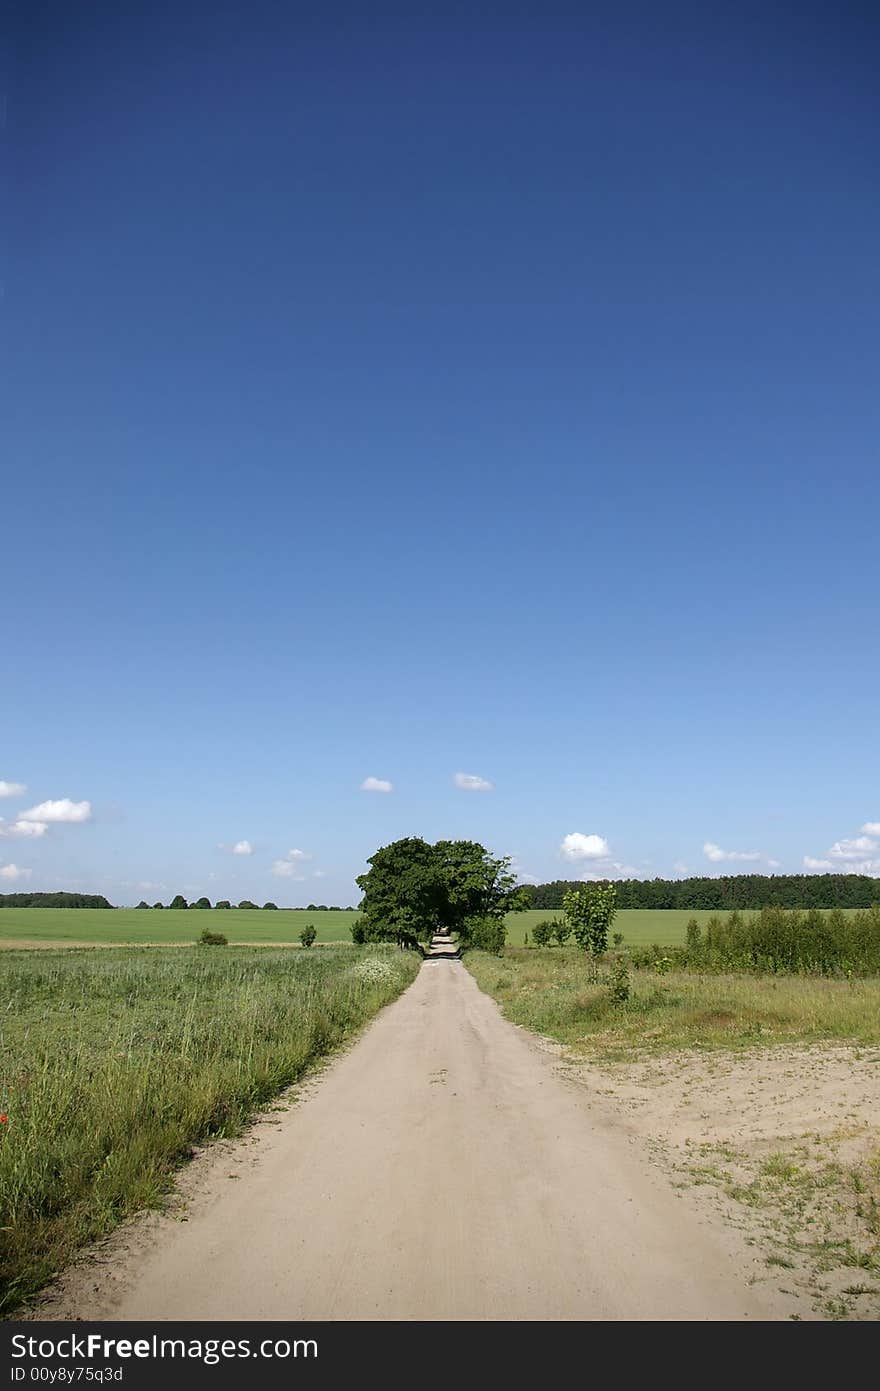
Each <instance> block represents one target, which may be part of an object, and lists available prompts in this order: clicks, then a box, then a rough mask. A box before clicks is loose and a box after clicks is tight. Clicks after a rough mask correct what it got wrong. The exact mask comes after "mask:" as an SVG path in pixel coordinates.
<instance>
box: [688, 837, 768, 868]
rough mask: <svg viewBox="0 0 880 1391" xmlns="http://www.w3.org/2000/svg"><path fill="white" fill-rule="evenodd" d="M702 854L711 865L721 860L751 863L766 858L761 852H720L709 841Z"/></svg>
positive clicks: (717, 846) (718, 846)
mask: <svg viewBox="0 0 880 1391" xmlns="http://www.w3.org/2000/svg"><path fill="white" fill-rule="evenodd" d="M703 854H704V855H705V856H706V859H707V860H711V861H712V863H713V864H718V863H719V862H720V861H721V860H741V861H748V862H752V861H755V860H766V858H767V856H766V855H765V854H764V853H763V852H762V851H761V850H722V849H721V846H720V845H714V844H713V843H712V841H711V840H707V841H706V843H705V845H704V846H703Z"/></svg>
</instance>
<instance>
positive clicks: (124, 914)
mask: <svg viewBox="0 0 880 1391" xmlns="http://www.w3.org/2000/svg"><path fill="white" fill-rule="evenodd" d="M357 916H358V914H357V913H349V912H345V911H340V912H335V913H334V912H331V911H330V910H329V909H327V910H325V911H324V912H322V913H309V912H307V911H306V910H305V909H299V908H297V909H293V908H279V909H278V910H277V911H274V910H272V909H271V908H269V909H264V908H221V909H212V910H210V911H208V910H207V909H204V910H203V909H199V908H190V909H182V908H181V909H174V908H164V909H156V908H150V909H144V908H2V909H0V942H5V943H6V944H7V946H9V945H13V944H15V943H21V942H45V943H53V944H56V945H58V946H63V945H64V944H65V943H68V944H71V945H73V944H75V943H82V944H97V945H105V946H107V945H123V946H130V945H138V944H139V945H146V944H147V943H155V944H156V945H159V946H164V945H169V944H180V943H190V944H192V943H193V942H194V941H195V940H196V938H197V937H198V936H199V934H200V933H201V932H202V930H203V928H206V927H207V928H209V929H210V930H211V932H222V933H223V935H224V936H225V937H228V938H229V940H230V942H240V943H245V944H251V943H253V944H259V943H268V942H272V943H280V944H284V943H296V944H297V945H298V944H299V934H300V933H301V932H302V930H303V928H304V927H305V925H306V923H314V925H315V927H316V929H317V932H318V941H319V942H350V941H351V924H352V923H353V922H354V920H355V918H356V917H357Z"/></svg>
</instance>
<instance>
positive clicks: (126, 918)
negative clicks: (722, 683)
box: [0, 908, 857, 947]
mask: <svg viewBox="0 0 880 1391" xmlns="http://www.w3.org/2000/svg"><path fill="white" fill-rule="evenodd" d="M844 911H845V912H846V913H847V914H850V913H854V912H856V911H857V910H856V909H854V908H852V909H850V908H848V909H845V910H844ZM558 916H561V910H557V911H554V910H553V909H550V908H537V909H530V910H529V911H528V912H527V913H509V914H508V917H507V940H508V942H509V943H510V944H511V946H522V945H523V938H524V935H525V933H526V932H528V933H529V935H530V937H531V932H532V929H533V928H534V926H535V923H539V922H543V921H544V920H545V919H547V918H555V917H558ZM713 916H717V915H713V914H712V913H710V912H708V911H702V912H688V911H687V910H685V909H677V908H669V909H653V908H625V909H621V911H620V912H619V913H618V914H617V917H616V918H615V920H614V926H613V928H612V931H613V932H622V933H623V939H624V943H625V945H626V946H630V947H645V946H650V945H651V943H652V942H656V943H657V945H658V946H660V947H670V946H677V945H680V944H681V943H683V942H684V933H685V925H686V924H687V922H688V920H689V919H690V918H696V919H697V922H698V923H700V924H701V925H702V924H703V923H705V922H706V921H707V919H708V918H711V917H713ZM356 917H358V914H357V913H354V912H348V911H347V910H344V909H341V910H340V911H339V912H331V911H330V910H329V909H327V910H325V911H324V912H313V913H310V912H308V911H307V910H306V909H304V908H279V909H278V911H277V912H273V910H272V909H263V908H257V909H252V908H229V909H220V910H217V909H212V910H211V911H210V912H209V911H208V910H207V909H206V910H201V909H196V908H190V909H188V910H184V909H179V910H178V909H171V908H165V909H161V910H157V909H149V910H146V909H142V908H110V909H107V908H0V944H2V943H5V944H6V945H7V946H8V945H11V944H14V943H22V942H35V943H38V942H45V943H47V944H52V943H55V944H58V945H63V944H64V943H69V944H71V945H73V944H75V943H81V944H83V945H88V944H92V943H94V944H96V945H102V944H103V945H110V944H116V945H124V946H131V945H137V944H141V945H146V944H148V943H155V944H157V945H163V944H171V943H178V944H179V943H186V942H194V941H195V939H196V938H197V937H198V936H199V934H200V932H201V931H202V929H203V928H204V927H209V928H210V929H211V931H212V932H222V933H223V934H224V936H226V937H228V938H229V940H230V942H237V943H242V944H249V943H254V944H259V943H267V942H272V943H280V944H283V943H292V944H298V943H299V934H300V933H301V932H302V930H303V928H304V927H305V925H306V923H314V925H315V927H316V928H317V932H318V941H319V942H325V943H326V942H350V941H351V924H352V923H353V922H354V920H355V918H356Z"/></svg>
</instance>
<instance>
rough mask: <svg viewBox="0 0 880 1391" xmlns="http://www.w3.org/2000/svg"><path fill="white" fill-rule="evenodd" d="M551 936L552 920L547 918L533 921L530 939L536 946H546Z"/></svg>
mask: <svg viewBox="0 0 880 1391" xmlns="http://www.w3.org/2000/svg"><path fill="white" fill-rule="evenodd" d="M552 936H553V922H552V920H551V919H550V918H547V919H546V920H545V921H544V922H539V923H535V926H534V927H533V928H532V941H533V942H534V944H535V946H536V947H546V946H549V944H550V938H551V937H552Z"/></svg>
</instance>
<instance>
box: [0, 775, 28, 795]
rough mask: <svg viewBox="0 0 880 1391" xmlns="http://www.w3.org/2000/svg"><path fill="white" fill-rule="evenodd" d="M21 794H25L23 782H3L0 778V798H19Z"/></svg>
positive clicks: (25, 789)
mask: <svg viewBox="0 0 880 1391" xmlns="http://www.w3.org/2000/svg"><path fill="white" fill-rule="evenodd" d="M22 792H27V788H26V787H25V785H24V783H23V782H4V781H3V779H2V778H0V797H20V796H21V794H22Z"/></svg>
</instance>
